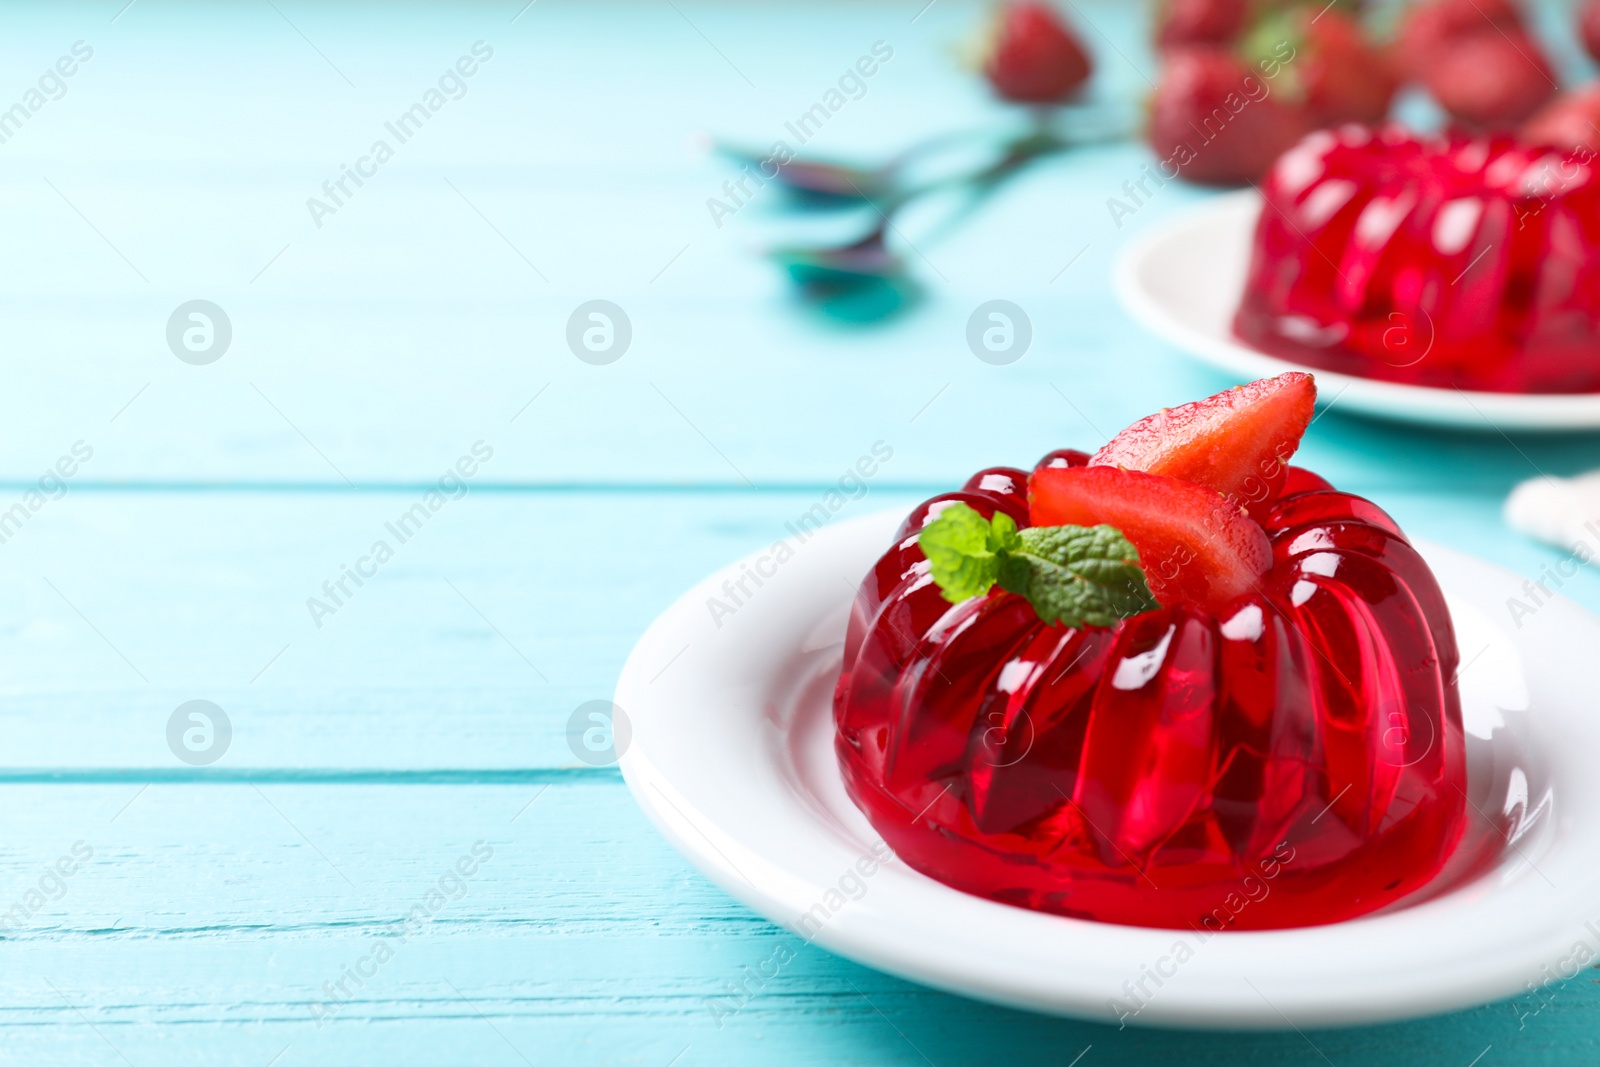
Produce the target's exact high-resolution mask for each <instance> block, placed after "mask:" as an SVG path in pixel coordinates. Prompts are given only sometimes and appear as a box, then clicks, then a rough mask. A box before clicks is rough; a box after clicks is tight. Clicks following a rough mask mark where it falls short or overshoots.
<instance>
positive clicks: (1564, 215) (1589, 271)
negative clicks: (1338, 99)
mask: <svg viewBox="0 0 1600 1067" xmlns="http://www.w3.org/2000/svg"><path fill="white" fill-rule="evenodd" d="M1592 159H1593V155H1592V154H1575V153H1569V152H1564V151H1560V150H1557V149H1552V148H1544V147H1536V146H1532V145H1528V144H1519V143H1518V142H1516V141H1513V140H1511V139H1509V138H1505V137H1492V138H1490V137H1464V136H1457V137H1453V138H1448V139H1440V138H1423V137H1418V136H1416V135H1414V134H1411V133H1409V132H1405V131H1400V130H1397V129H1390V128H1386V129H1382V130H1378V131H1373V130H1369V129H1367V128H1365V127H1361V126H1345V127H1342V128H1340V129H1338V130H1336V131H1319V132H1317V133H1314V134H1311V135H1310V136H1309V137H1307V138H1306V139H1305V140H1303V141H1302V142H1301V143H1300V144H1299V145H1297V146H1295V147H1294V148H1292V149H1290V150H1289V151H1288V152H1286V153H1284V155H1283V156H1282V157H1280V158H1279V160H1278V162H1277V164H1276V165H1275V166H1274V167H1273V170H1272V172H1271V174H1270V176H1269V177H1268V179H1267V181H1266V182H1265V184H1264V186H1263V189H1262V191H1263V192H1264V193H1265V196H1266V206H1265V207H1264V208H1263V209H1262V213H1261V220H1260V222H1259V223H1258V225H1257V228H1256V233H1255V244H1254V249H1253V253H1252V257H1251V262H1250V268H1249V275H1248V279H1247V281H1246V284H1245V290H1244V297H1243V300H1242V302H1241V304H1240V307H1239V310H1238V314H1237V316H1236V317H1235V320H1234V330H1235V332H1236V333H1237V334H1238V335H1239V337H1241V338H1242V339H1243V340H1245V341H1247V342H1248V343H1249V344H1251V345H1252V346H1254V347H1256V348H1258V349H1261V350H1262V351H1265V352H1269V353H1271V354H1274V355H1277V356H1281V357H1282V358H1284V359H1289V360H1292V361H1294V362H1296V363H1300V364H1304V365H1307V366H1311V367H1320V368H1325V369H1327V370H1332V371H1338V372H1340V373H1345V374H1357V375H1362V376H1365V377H1370V378H1382V379H1386V380H1389V381H1396V382H1405V383H1410V384H1417V385H1430V386H1440V387H1459V388H1462V389H1477V390H1490V391H1495V392H1526V393H1571V392H1589V391H1596V390H1600V175H1597V174H1596V173H1595V170H1594V167H1593V165H1592V162H1591V161H1592Z"/></svg>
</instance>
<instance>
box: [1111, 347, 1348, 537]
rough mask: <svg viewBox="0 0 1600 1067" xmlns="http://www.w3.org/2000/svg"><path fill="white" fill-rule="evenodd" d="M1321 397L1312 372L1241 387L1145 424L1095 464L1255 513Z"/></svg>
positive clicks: (1278, 480)
mask: <svg viewBox="0 0 1600 1067" xmlns="http://www.w3.org/2000/svg"><path fill="white" fill-rule="evenodd" d="M1316 398H1317V387H1316V383H1315V382H1313V381H1312V378H1311V375H1309V374H1302V373H1301V372H1299V371H1291V372H1289V373H1288V374H1280V375H1278V376H1277V377H1276V378H1262V379H1260V380H1259V381H1254V382H1251V383H1250V384H1248V385H1240V386H1235V387H1234V388H1232V389H1226V390H1223V391H1222V392H1220V393H1218V394H1217V395H1216V396H1210V397H1207V398H1206V399H1204V400H1196V401H1194V402H1193V403H1189V404H1180V405H1179V406H1177V407H1175V408H1166V409H1165V410H1162V411H1158V412H1156V413H1155V414H1154V415H1149V416H1146V417H1145V418H1142V419H1140V420H1139V421H1138V422H1136V423H1134V424H1133V425H1132V426H1129V427H1128V428H1127V429H1126V430H1123V431H1122V432H1121V433H1119V434H1117V436H1115V437H1113V438H1112V439H1111V440H1110V441H1108V442H1106V445H1105V447H1104V448H1102V449H1100V451H1098V452H1096V453H1095V454H1094V455H1093V456H1092V457H1090V459H1089V466H1091V467H1126V468H1127V469H1129V470H1136V471H1149V472H1150V473H1151V474H1160V475H1165V476H1166V477H1168V478H1181V479H1182V480H1184V481H1186V482H1194V483H1195V484H1196V485H1203V486H1205V487H1207V488H1209V489H1213V490H1215V491H1217V492H1219V493H1221V494H1222V495H1223V496H1225V497H1228V498H1229V499H1230V500H1234V501H1236V502H1238V503H1239V504H1240V505H1241V506H1242V507H1246V508H1248V507H1250V506H1251V505H1254V504H1260V503H1262V502H1264V501H1268V500H1271V499H1272V498H1273V497H1275V496H1277V495H1278V490H1279V488H1280V487H1281V486H1282V485H1283V479H1284V476H1285V474H1287V473H1288V460H1289V457H1290V456H1292V455H1294V451H1295V449H1296V448H1298V447H1300V437H1301V435H1302V434H1304V433H1305V432H1306V426H1307V425H1309V424H1310V422H1311V413H1312V410H1313V408H1314V406H1315V402H1316ZM1134 543H1135V544H1137V543H1138V542H1137V541H1136V542H1134Z"/></svg>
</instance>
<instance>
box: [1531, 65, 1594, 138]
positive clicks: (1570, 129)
mask: <svg viewBox="0 0 1600 1067" xmlns="http://www.w3.org/2000/svg"><path fill="white" fill-rule="evenodd" d="M1519 136H1520V137H1521V138H1522V139H1523V140H1524V141H1527V142H1529V143H1531V144H1538V145H1549V146H1551V147H1552V148H1586V149H1588V150H1589V151H1590V152H1600V82H1590V83H1589V84H1588V85H1585V86H1583V87H1582V88H1579V89H1573V90H1571V91H1569V92H1565V93H1562V94H1560V95H1559V96H1557V97H1556V98H1555V99H1554V100H1552V101H1550V102H1549V103H1548V104H1546V105H1545V106H1544V107H1543V108H1541V109H1540V110H1539V112H1538V114H1536V115H1534V116H1533V118H1531V119H1529V120H1528V121H1527V122H1526V123H1525V124H1524V125H1523V127H1522V129H1521V131H1520V132H1519Z"/></svg>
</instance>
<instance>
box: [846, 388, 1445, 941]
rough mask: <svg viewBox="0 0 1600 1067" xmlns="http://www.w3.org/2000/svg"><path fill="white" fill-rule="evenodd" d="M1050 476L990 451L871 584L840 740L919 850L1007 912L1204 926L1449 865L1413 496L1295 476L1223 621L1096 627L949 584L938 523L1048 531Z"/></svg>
mask: <svg viewBox="0 0 1600 1067" xmlns="http://www.w3.org/2000/svg"><path fill="white" fill-rule="evenodd" d="M1299 377H1304V376H1303V375H1302V376H1299ZM1302 426H1303V423H1302ZM1295 436H1296V440H1297V439H1298V432H1297V433H1296V435H1295ZM1088 460H1089V457H1088V456H1087V455H1086V454H1085V453H1082V452H1076V451H1071V450H1065V451H1061V452H1053V453H1051V454H1050V455H1048V456H1046V457H1044V459H1043V460H1042V461H1041V462H1040V464H1039V465H1038V468H1036V469H1047V468H1059V467H1068V468H1076V467H1082V466H1084V465H1085V464H1086V463H1087V462H1088ZM1028 481H1029V475H1028V472H1025V471H1022V470H1018V469H1015V468H1009V467H997V468H992V469H989V470H985V471H980V472H979V473H977V474H975V475H973V477H972V478H970V479H969V480H968V481H967V483H966V484H965V485H964V486H962V488H961V489H960V490H958V491H956V492H952V493H944V494H941V495H939V496H936V497H934V498H932V499H931V500H928V501H926V502H924V503H923V504H921V505H920V506H918V507H917V508H916V509H915V510H914V511H912V513H911V514H910V516H909V517H908V518H907V519H906V521H905V523H904V524H903V525H902V526H901V528H900V530H899V533H898V534H897V536H896V538H895V541H894V544H893V545H892V546H891V547H890V548H889V550H888V551H887V552H885V553H884V555H883V556H882V558H881V559H880V560H879V561H878V563H877V565H876V566H875V567H874V568H873V570H872V572H871V573H870V574H868V576H867V577H866V580H865V581H864V582H863V583H862V586H861V589H860V592H859V594H858V596H857V599H856V601H855V604H854V609H853V612H852V616H851V620H850V626H849V633H848V637H847V641H846V649H845V667H844V670H843V673H842V674H841V677H840V679H839V683H838V687H837V690H836V695H835V715H836V726H837V734H836V747H837V751H838V756H839V760H840V763H841V766H842V768H843V772H844V778H845V782H846V785H847V787H848V789H849V791H850V794H851V796H852V797H853V798H854V800H855V802H856V804H857V805H858V806H859V807H860V808H861V810H862V811H863V812H865V813H866V815H867V816H868V818H869V819H870V820H871V822H872V824H873V825H874V827H876V828H877V830H878V831H879V832H880V833H881V834H882V835H883V837H884V838H885V840H887V841H888V843H889V844H890V846H891V847H892V848H893V849H894V850H895V852H896V853H898V854H899V856H900V857H901V858H902V859H904V860H905V861H906V862H907V863H909V864H910V865H911V866H912V867H914V868H916V869H918V870H920V871H922V872H924V873H926V874H928V875H931V876H932V877H934V878H937V879H939V880H940V881H943V882H945V883H947V884H949V885H952V886H954V887H956V888H958V889H962V890H965V891H967V892H970V893H974V894H978V895H981V896H985V897H990V898H993V899H995V900H999V901H1003V902H1005V903H1009V904H1015V905H1018V906H1022V907H1027V908H1034V909H1038V910H1043V911H1050V912H1057V913H1061V914H1064V915H1072V916H1078V917H1082V918H1087V919H1097V920H1102V921H1107V922H1117V923H1127V924H1133V925H1140V926H1165V927H1190V928H1194V929H1207V930H1221V929H1260V928H1272V927H1285V926H1298V925H1310V924H1316V923H1328V922H1334V921H1338V920H1341V919H1347V918H1350V917H1353V916H1357V915H1361V914H1363V913H1366V912H1370V911H1372V910H1374V909H1376V908H1380V907H1382V906H1384V905H1386V904H1388V903H1390V902H1392V901H1395V900H1397V899H1398V898H1400V897H1402V896H1404V895H1405V894H1406V893H1408V892H1410V891H1412V890H1414V889H1416V888H1418V887H1419V886H1421V885H1422V884H1423V883H1425V882H1427V881H1428V880H1429V879H1430V878H1431V877H1432V876H1433V875H1434V874H1435V873H1436V872H1437V871H1438V870H1439V868H1440V867H1441V865H1442V864H1443V863H1444V861H1445V860H1446V859H1447V858H1448V856H1449V854H1450V852H1451V850H1452V848H1453V847H1454V844H1455V842H1456V840H1457V839H1458V837H1459V833H1460V828H1461V821H1462V817H1463V816H1462V812H1463V801H1464V796H1465V794H1464V793H1463V792H1462V787H1463V786H1464V784H1465V771H1464V761H1463V749H1462V731H1461V718H1460V711H1459V707H1458V701H1457V694H1456V689H1455V681H1454V676H1455V671H1456V668H1457V663H1458V657H1457V651H1456V644H1455V638H1454V633H1453V630H1452V627H1451V622H1450V617H1449V615H1448V613H1447V611H1446V608H1445V605H1444V601H1443V598H1442V596H1441V594H1440V592H1439V589H1438V586H1437V584H1436V582H1435V581H1434V578H1433V576H1432V574H1431V572H1430V571H1429V570H1428V567H1427V565H1426V564H1425V563H1424V562H1423V560H1422V559H1421V557H1420V556H1418V554H1417V553H1416V551H1415V550H1414V549H1413V548H1412V547H1411V545H1410V544H1409V543H1408V542H1407V540H1406V538H1405V537H1404V535H1403V534H1401V532H1400V530H1399V529H1398V527H1396V525H1395V523H1394V521H1393V520H1392V519H1390V518H1389V516H1388V515H1386V514H1385V513H1384V512H1383V511H1382V510H1380V509H1379V508H1378V507H1376V506H1375V505H1373V504H1372V503H1370V502H1368V501H1366V500H1363V499H1361V498H1360V497H1356V496H1352V495H1350V494H1346V493H1341V492H1338V491H1336V490H1334V489H1332V488H1331V487H1330V486H1329V485H1328V484H1327V483H1326V482H1324V481H1323V480H1322V479H1320V478H1318V477H1317V476H1316V475H1313V474H1310V473H1309V472H1306V471H1304V470H1300V469H1297V468H1293V467H1286V474H1284V475H1283V476H1281V477H1280V478H1279V479H1278V480H1277V484H1275V485H1273V486H1272V487H1271V490H1270V492H1271V494H1272V495H1270V496H1269V497H1267V498H1266V499H1263V500H1261V501H1259V502H1257V503H1255V504H1253V505H1252V506H1251V508H1250V514H1251V515H1252V516H1255V517H1256V518H1257V520H1258V521H1259V523H1260V525H1261V527H1262V529H1263V530H1264V532H1265V533H1266V535H1267V537H1268V538H1269V540H1270V544H1271V563H1270V569H1269V570H1267V572H1266V573H1265V574H1264V575H1263V576H1262V578H1261V580H1260V582H1259V584H1258V585H1257V587H1256V588H1255V589H1254V590H1252V591H1250V592H1247V593H1246V594H1244V595H1242V596H1239V597H1237V598H1235V599H1234V600H1233V601H1232V602H1231V603H1229V604H1227V605H1226V606H1224V607H1222V608H1220V609H1219V610H1217V611H1216V612H1215V613H1213V612H1211V611H1208V610H1205V609H1203V608H1199V607H1196V606H1193V605H1188V604H1173V605H1171V606H1165V607H1162V608H1159V609H1158V610H1155V611H1151V612H1147V613H1145V614H1141V615H1136V616H1134V617H1132V618H1128V619H1124V620H1123V621H1122V622H1121V623H1119V624H1118V625H1116V626H1115V627H1110V628H1094V627H1088V628H1083V629H1071V628H1068V627H1065V626H1061V625H1046V624H1044V623H1042V622H1040V621H1039V618H1038V616H1037V615H1036V614H1035V612H1034V610H1033V608H1032V607H1031V605H1030V604H1029V603H1028V601H1027V600H1025V599H1023V598H1022V597H1020V596H1016V595H1013V594H1011V593H1006V592H1002V591H1000V590H999V589H998V588H997V589H995V590H993V591H991V592H990V593H989V594H988V595H987V596H981V597H976V598H974V599H970V600H967V601H965V602H962V603H959V604H954V605H952V604H950V603H948V602H947V601H946V600H944V599H943V598H942V597H941V595H940V591H939V589H938V587H937V586H936V585H935V584H934V583H933V580H932V578H931V576H930V574H929V564H928V562H927V560H926V558H925V557H924V555H923V553H922V550H921V549H920V548H919V547H918V544H917V535H918V532H919V531H920V530H921V529H922V528H923V526H924V525H925V524H927V523H928V522H930V521H931V520H932V519H933V518H935V517H936V516H937V515H938V514H939V513H940V512H941V511H942V510H943V509H945V508H947V507H949V506H951V504H953V503H955V502H962V503H966V504H968V505H970V506H971V507H973V508H975V509H977V510H978V511H979V512H980V513H982V514H983V515H985V516H991V515H993V514H994V513H995V512H996V511H1001V512H1005V513H1006V514H1008V515H1010V516H1011V518H1012V519H1014V520H1015V521H1016V522H1017V524H1018V525H1019V526H1022V527H1025V526H1027V525H1028V524H1029V521H1030V508H1029V499H1028Z"/></svg>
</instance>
